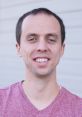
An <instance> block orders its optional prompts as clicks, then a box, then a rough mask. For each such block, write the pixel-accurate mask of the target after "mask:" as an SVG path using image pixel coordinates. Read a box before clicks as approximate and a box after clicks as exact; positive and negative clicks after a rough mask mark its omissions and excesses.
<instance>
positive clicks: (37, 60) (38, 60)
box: [36, 58, 48, 63]
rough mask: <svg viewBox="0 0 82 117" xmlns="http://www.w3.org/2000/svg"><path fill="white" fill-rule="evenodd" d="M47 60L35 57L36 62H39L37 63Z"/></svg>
mask: <svg viewBox="0 0 82 117" xmlns="http://www.w3.org/2000/svg"><path fill="white" fill-rule="evenodd" d="M47 61H48V59H46V58H38V59H36V62H39V63H41V62H47Z"/></svg>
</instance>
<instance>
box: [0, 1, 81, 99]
mask: <svg viewBox="0 0 82 117" xmlns="http://www.w3.org/2000/svg"><path fill="white" fill-rule="evenodd" d="M37 7H47V8H49V9H51V10H52V11H53V12H56V13H57V14H58V15H59V16H60V17H61V18H62V19H63V21H64V23H65V26H66V42H65V43H66V47H65V54H64V56H63V58H62V60H61V62H60V64H59V66H58V82H59V83H60V84H62V85H63V86H64V87H66V88H67V89H69V90H70V91H72V92H73V93H76V94H77V95H79V96H81V97H82V52H81V51H82V0H45V2H44V0H0V87H1V88H2V87H6V86H8V85H10V84H12V83H15V82H17V81H20V80H22V79H24V65H23V62H22V60H21V59H20V58H19V57H18V55H17V52H16V48H15V43H16V41H15V26H16V22H17V20H18V18H19V17H20V15H22V14H23V13H24V12H26V11H28V10H31V9H33V8H37Z"/></svg>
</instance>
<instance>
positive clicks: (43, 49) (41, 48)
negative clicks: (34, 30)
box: [37, 39, 48, 52]
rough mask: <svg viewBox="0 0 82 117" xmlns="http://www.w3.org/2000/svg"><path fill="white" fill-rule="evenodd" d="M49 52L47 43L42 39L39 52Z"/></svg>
mask: <svg viewBox="0 0 82 117" xmlns="http://www.w3.org/2000/svg"><path fill="white" fill-rule="evenodd" d="M47 50H48V45H47V42H46V41H45V40H44V39H42V40H40V41H39V42H38V45H37V51H41V52H46V51H47Z"/></svg>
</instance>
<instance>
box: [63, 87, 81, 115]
mask: <svg viewBox="0 0 82 117" xmlns="http://www.w3.org/2000/svg"><path fill="white" fill-rule="evenodd" d="M63 92H64V93H63V95H64V100H65V103H67V105H68V107H69V108H71V109H72V110H73V111H74V112H75V114H76V115H79V114H80V113H81V115H82V98H81V97H79V96H77V95H76V94H73V93H72V92H70V91H68V90H67V89H65V88H63Z"/></svg>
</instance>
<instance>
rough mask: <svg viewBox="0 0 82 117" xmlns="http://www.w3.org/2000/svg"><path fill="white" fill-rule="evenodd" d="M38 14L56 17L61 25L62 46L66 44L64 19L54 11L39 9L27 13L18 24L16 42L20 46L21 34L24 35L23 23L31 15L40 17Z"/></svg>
mask: <svg viewBox="0 0 82 117" xmlns="http://www.w3.org/2000/svg"><path fill="white" fill-rule="evenodd" d="M38 14H45V15H49V16H54V17H55V18H56V19H57V20H58V22H59V24H60V30H61V42H62V44H63V43H64V40H65V26H64V24H63V21H62V19H61V18H60V17H59V16H58V15H57V14H55V13H53V12H52V11H50V10H48V9H46V8H38V9H34V10H32V11H29V12H27V13H25V14H24V15H22V16H21V17H20V18H19V20H18V22H17V26H16V41H17V43H18V44H19V45H20V38H21V33H22V24H23V21H24V19H25V18H26V17H28V16H30V15H33V16H35V15H38Z"/></svg>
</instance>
